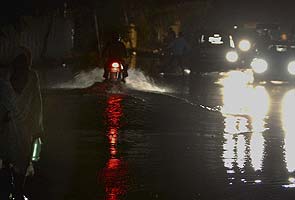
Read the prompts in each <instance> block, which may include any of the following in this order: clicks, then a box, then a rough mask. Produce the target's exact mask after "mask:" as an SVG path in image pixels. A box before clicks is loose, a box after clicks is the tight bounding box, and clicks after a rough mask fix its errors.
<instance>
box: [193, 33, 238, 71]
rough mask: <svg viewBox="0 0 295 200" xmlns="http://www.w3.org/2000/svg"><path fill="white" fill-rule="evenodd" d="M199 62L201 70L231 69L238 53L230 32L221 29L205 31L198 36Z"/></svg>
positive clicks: (235, 63)
mask: <svg viewBox="0 0 295 200" xmlns="http://www.w3.org/2000/svg"><path fill="white" fill-rule="evenodd" d="M198 42H199V57H198V59H199V63H200V64H201V66H202V70H203V71H220V70H224V69H233V68H234V67H236V66H237V64H238V63H239V55H238V53H237V50H236V46H235V42H234V40H233V37H232V35H231V34H229V33H226V32H223V31H205V32H203V33H202V34H201V35H200V37H199V41H198Z"/></svg>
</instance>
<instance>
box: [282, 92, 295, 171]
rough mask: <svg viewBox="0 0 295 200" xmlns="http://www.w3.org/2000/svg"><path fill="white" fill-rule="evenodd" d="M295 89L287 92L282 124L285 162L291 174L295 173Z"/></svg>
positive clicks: (283, 105)
mask: <svg viewBox="0 0 295 200" xmlns="http://www.w3.org/2000/svg"><path fill="white" fill-rule="evenodd" d="M294 119H295V89H294V90H290V91H289V92H287V93H286V94H285V96H284V98H283V101H282V124H283V130H284V132H285V160H286V164H287V169H288V171H289V172H294V171H295V157H294V152H295V122H294Z"/></svg>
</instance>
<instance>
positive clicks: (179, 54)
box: [166, 32, 190, 74]
mask: <svg viewBox="0 0 295 200" xmlns="http://www.w3.org/2000/svg"><path fill="white" fill-rule="evenodd" d="M167 49H168V51H169V52H170V59H169V61H168V64H167V66H166V68H171V67H178V68H180V69H181V70H182V74H184V57H185V55H186V54H187V53H188V52H189V50H190V47H189V45H188V43H187V41H186V40H185V39H184V37H183V34H182V32H180V33H179V34H178V37H177V38H175V40H173V41H172V42H171V43H170V44H169V45H168V47H167Z"/></svg>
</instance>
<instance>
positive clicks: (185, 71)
mask: <svg viewBox="0 0 295 200" xmlns="http://www.w3.org/2000/svg"><path fill="white" fill-rule="evenodd" d="M183 71H184V73H185V74H188V75H189V74H190V73H191V70H190V69H184V70H183Z"/></svg>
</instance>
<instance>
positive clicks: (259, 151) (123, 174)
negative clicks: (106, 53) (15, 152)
mask: <svg viewBox="0 0 295 200" xmlns="http://www.w3.org/2000/svg"><path fill="white" fill-rule="evenodd" d="M134 73H135V74H136V76H133V77H132V75H131V77H129V78H130V79H129V80H128V82H127V84H126V85H123V86H122V85H119V86H114V87H108V86H107V85H105V84H103V83H96V84H94V85H93V86H91V87H88V88H83V87H76V86H73V84H76V83H77V82H72V86H73V87H68V85H60V87H55V89H46V90H44V92H43V95H44V106H45V109H44V112H45V130H46V134H47V138H46V142H45V145H44V148H43V154H42V160H41V162H40V164H39V166H38V167H39V170H38V174H37V176H36V177H35V179H34V180H31V182H29V184H28V186H27V187H28V189H27V191H29V193H30V194H31V196H32V199H44V200H47V199H48V200H49V199H50V200H53V199H54V200H84V199H87V200H94V199H95V200H100V199H105V200H121V199H128V200H133V199H134V200H135V199H136V200H137V199H176V200H178V199H181V200H182V199H183V200H186V199H191V200H196V199H220V200H223V199H224V200H232V199H242V200H243V199H245V200H249V199H259V200H260V199H261V200H264V199H265V200H266V199H267V200H269V199H273V200H274V199H294V197H295V196H294V195H295V193H294V191H295V173H294V172H295V156H294V150H295V145H294V144H295V123H294V122H295V121H294V120H295V86H294V87H292V86H290V85H289V84H285V83H274V84H266V85H254V84H252V81H253V80H252V79H253V78H252V75H251V72H249V71H247V70H246V71H231V72H226V73H208V74H202V75H192V76H191V78H189V77H188V76H187V77H186V78H182V77H181V78H179V77H163V78H162V79H158V80H157V81H156V82H152V81H151V80H150V79H148V78H146V77H145V76H144V75H143V74H140V72H134ZM91 76H92V75H91ZM140 76H142V77H143V78H139V80H136V78H138V77H140ZM83 78H85V77H83ZM87 83H88V82H87ZM67 84H70V83H67ZM137 85H140V86H138V87H136V86H137ZM87 86H88V85H87ZM69 88H70V89H69ZM75 88H76V89H75Z"/></svg>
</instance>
